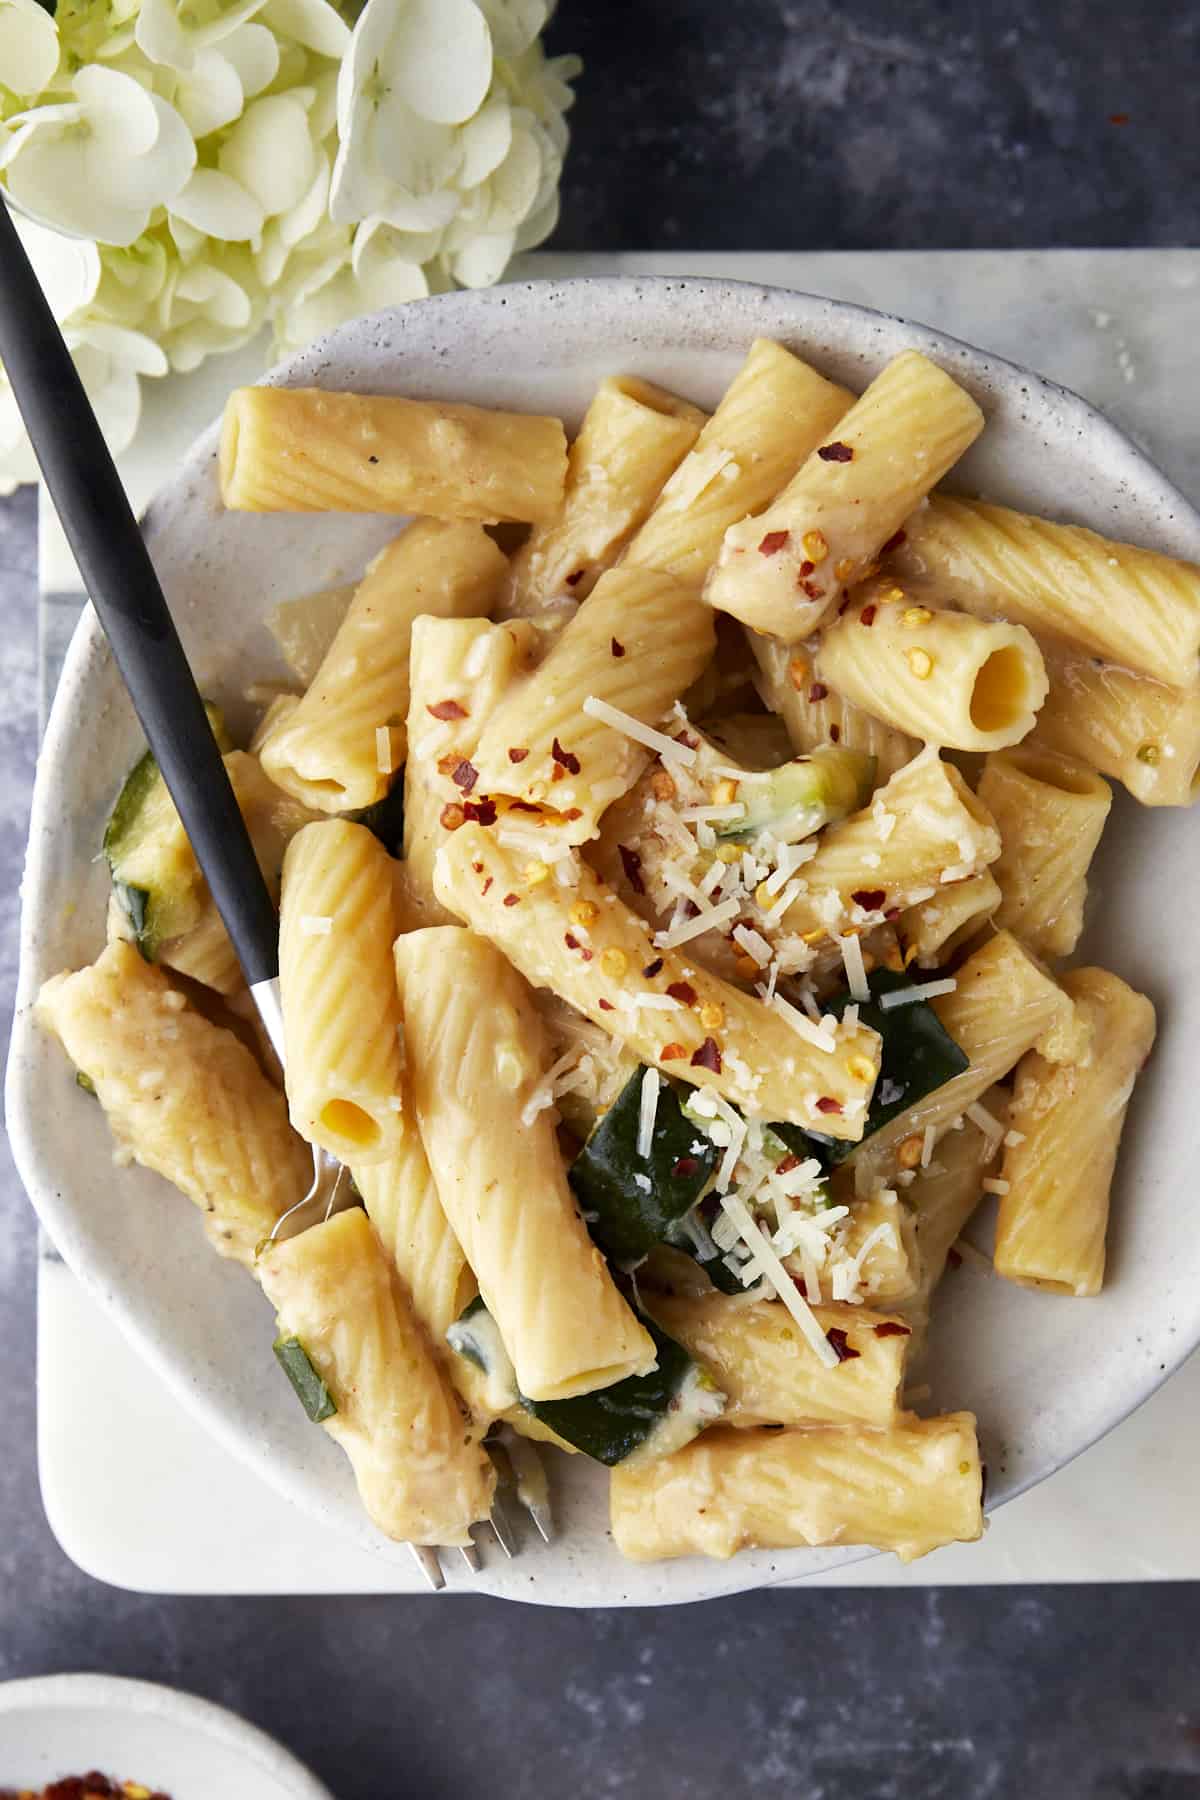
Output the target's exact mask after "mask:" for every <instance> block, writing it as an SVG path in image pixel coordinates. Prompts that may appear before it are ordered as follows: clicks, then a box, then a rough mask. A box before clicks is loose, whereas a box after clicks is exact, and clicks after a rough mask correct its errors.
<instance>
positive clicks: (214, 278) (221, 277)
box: [175, 263, 252, 331]
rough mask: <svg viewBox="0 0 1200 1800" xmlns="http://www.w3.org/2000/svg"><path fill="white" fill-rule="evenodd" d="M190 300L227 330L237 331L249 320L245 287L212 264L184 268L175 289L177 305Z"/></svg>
mask: <svg viewBox="0 0 1200 1800" xmlns="http://www.w3.org/2000/svg"><path fill="white" fill-rule="evenodd" d="M186 302H190V303H191V304H192V305H193V306H196V307H198V308H200V309H201V310H202V311H203V313H204V315H205V317H206V318H207V319H209V320H210V321H211V322H212V323H213V324H215V325H221V326H223V327H224V328H225V329H226V330H228V331H240V330H242V329H243V327H245V326H247V325H248V324H249V323H250V319H251V316H252V309H251V305H250V296H249V294H247V292H246V290H245V288H244V287H242V286H241V285H240V284H239V283H238V282H236V281H234V279H233V277H232V276H231V275H227V274H226V273H225V271H224V270H223V269H218V268H214V267H213V266H212V264H207V265H206V264H203V263H200V264H197V265H196V267H195V268H192V269H185V271H184V273H183V274H182V275H181V276H180V278H179V282H178V285H177V286H176V289H175V304H176V306H177V307H179V306H181V305H182V304H184V303H186Z"/></svg>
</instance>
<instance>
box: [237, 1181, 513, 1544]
mask: <svg viewBox="0 0 1200 1800" xmlns="http://www.w3.org/2000/svg"><path fill="white" fill-rule="evenodd" d="M258 1274H259V1279H260V1281H261V1282H262V1285H263V1291H264V1292H265V1293H266V1296H267V1298H268V1299H269V1300H270V1302H271V1304H272V1305H273V1306H274V1308H275V1312H276V1315H277V1318H278V1323H279V1335H280V1339H281V1340H282V1342H283V1343H284V1344H285V1345H286V1344H288V1343H293V1344H295V1345H297V1346H298V1348H299V1350H300V1352H301V1353H302V1354H303V1356H304V1357H305V1358H306V1359H307V1361H308V1363H309V1364H310V1366H311V1367H312V1368H313V1370H314V1371H315V1372H316V1374H317V1375H318V1376H319V1377H320V1378H321V1380H322V1381H323V1382H324V1384H325V1387H326V1389H327V1391H328V1394H329V1396H330V1398H331V1402H332V1407H333V1410H332V1411H331V1412H330V1413H329V1414H328V1416H327V1417H325V1418H323V1419H322V1420H321V1423H322V1424H323V1425H324V1427H325V1430H326V1431H327V1432H328V1433H329V1436H330V1437H331V1438H333V1439H334V1440H335V1442H336V1443H338V1444H340V1445H341V1447H342V1449H343V1450H344V1451H345V1452H346V1455H347V1456H348V1457H349V1459H350V1462H351V1464H352V1466H353V1469H354V1478H355V1480H356V1481H357V1483H358V1491H359V1493H360V1495H361V1496H362V1501H363V1505H364V1506H365V1508H366V1510H367V1512H368V1513H369V1515H370V1517H371V1518H372V1519H373V1520H374V1522H375V1524H376V1525H378V1527H379V1529H380V1530H381V1531H383V1532H385V1533H386V1534H387V1536H388V1537H392V1538H399V1539H401V1540H402V1541H406V1542H408V1543H413V1544H467V1543H469V1542H470V1538H471V1532H470V1528H471V1526H472V1525H473V1524H474V1523H475V1522H476V1520H478V1519H486V1518H487V1516H488V1513H489V1512H490V1511H491V1505H492V1494H493V1492H494V1490H495V1486H496V1472H495V1470H494V1468H493V1467H492V1465H491V1463H490V1462H489V1460H488V1457H487V1454H486V1452H485V1451H484V1450H483V1448H482V1446H481V1445H480V1444H479V1442H478V1439H477V1436H476V1435H475V1434H474V1433H472V1432H471V1431H470V1429H469V1428H468V1427H467V1424H466V1421H465V1420H464V1418H463V1415H462V1412H461V1409H460V1407H459V1405H458V1401H457V1400H456V1398H455V1396H454V1393H453V1390H452V1389H451V1388H450V1387H449V1385H448V1383H447V1382H446V1380H445V1378H444V1376H443V1375H442V1374H441V1373H440V1371H439V1369H438V1366H437V1364H436V1363H435V1362H434V1360H433V1357H432V1356H431V1354H430V1352H429V1349H428V1347H427V1345H426V1342H425V1340H424V1338H423V1336H422V1333H421V1329H420V1326H419V1325H418V1324H417V1322H416V1320H415V1319H414V1318H413V1317H412V1315H411V1313H410V1312H409V1310H408V1307H407V1305H406V1302H405V1299H404V1296H403V1294H402V1293H401V1291H400V1288H399V1286H398V1283H397V1281H396V1279H395V1275H394V1272H393V1270H392V1268H391V1266H390V1264H389V1262H388V1259H387V1256H386V1254H385V1253H384V1249H383V1246H382V1245H381V1243H380V1242H379V1239H378V1238H377V1237H376V1235H375V1232H374V1231H373V1229H372V1227H371V1225H370V1223H369V1221H368V1219H367V1216H366V1214H365V1213H363V1212H359V1211H357V1210H354V1211H350V1212H344V1213H339V1214H338V1215H337V1217H336V1218H333V1219H329V1220H328V1221H326V1222H325V1223H324V1224H318V1225H313V1226H311V1227H310V1228H309V1229H308V1230H307V1231H304V1232H301V1233H300V1235H299V1236H298V1237H294V1238H288V1239H286V1240H285V1241H283V1242H281V1243H276V1244H272V1245H271V1246H270V1248H269V1249H268V1250H267V1251H266V1252H265V1253H264V1255H263V1256H262V1257H261V1258H260V1260H259V1265H258Z"/></svg>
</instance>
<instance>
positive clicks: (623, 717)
mask: <svg viewBox="0 0 1200 1800" xmlns="http://www.w3.org/2000/svg"><path fill="white" fill-rule="evenodd" d="M583 710H584V712H585V713H586V714H587V715H588V717H589V719H599V721H600V723H601V724H602V725H611V726H612V728H613V730H614V731H619V732H621V733H622V734H623V735H624V736H625V737H629V738H632V739H633V740H634V742H635V743H637V744H644V745H645V747H646V749H647V750H655V751H657V752H658V754H659V756H661V757H663V758H664V759H665V760H670V761H674V762H679V763H684V764H685V765H687V764H691V763H694V762H695V760H696V752H695V751H694V750H692V749H691V748H689V746H688V745H687V744H680V743H677V742H676V740H675V739H674V738H672V737H668V736H667V735H666V733H665V732H664V731H655V730H654V728H653V726H651V725H643V724H642V721H641V720H640V719H635V718H634V717H633V715H632V713H627V712H622V711H621V709H620V707H619V706H610V705H609V704H608V701H607V700H599V699H597V697H596V696H595V694H589V695H588V697H587V699H586V700H585V701H584V703H583Z"/></svg>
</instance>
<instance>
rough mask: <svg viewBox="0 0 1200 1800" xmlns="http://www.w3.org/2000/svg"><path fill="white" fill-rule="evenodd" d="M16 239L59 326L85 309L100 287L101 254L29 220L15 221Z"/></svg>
mask: <svg viewBox="0 0 1200 1800" xmlns="http://www.w3.org/2000/svg"><path fill="white" fill-rule="evenodd" d="M13 225H14V226H15V227H16V233H17V236H18V237H19V238H20V240H21V242H22V244H23V245H24V246H25V254H26V256H28V258H29V260H30V262H31V263H32V264H33V272H34V274H35V275H36V276H37V278H38V281H39V283H40V284H41V289H42V292H43V293H44V294H45V296H46V299H47V300H48V301H49V303H50V310H51V312H52V313H53V314H54V317H55V319H56V320H57V321H58V323H59V324H60V325H61V324H62V322H63V320H64V319H65V318H67V316H68V315H69V314H70V313H73V312H76V311H77V310H78V309H79V308H80V307H82V306H87V305H88V304H89V303H90V302H91V301H92V300H93V299H94V298H95V295H96V289H97V288H98V287H99V286H100V252H99V250H98V249H97V248H96V246H95V244H90V243H87V242H85V241H84V240H83V239H81V238H67V237H63V235H62V233H61V232H58V231H48V230H47V229H46V227H45V226H44V225H37V224H34V223H33V221H32V220H29V219H22V218H20V217H14V219H13Z"/></svg>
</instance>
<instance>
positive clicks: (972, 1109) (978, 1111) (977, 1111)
mask: <svg viewBox="0 0 1200 1800" xmlns="http://www.w3.org/2000/svg"><path fill="white" fill-rule="evenodd" d="M963 1117H964V1118H965V1119H970V1121H971V1123H972V1125H978V1127H979V1129H980V1131H982V1133H983V1135H984V1137H986V1138H989V1139H990V1140H991V1142H992V1143H993V1144H999V1143H1001V1142H1003V1139H1004V1127H1003V1125H1002V1124H1001V1123H1000V1121H999V1119H998V1118H997V1117H996V1116H995V1114H994V1113H990V1112H989V1111H988V1109H987V1107H986V1106H983V1105H982V1104H981V1103H980V1102H979V1101H978V1100H974V1101H972V1103H971V1105H970V1106H968V1108H967V1110H966V1112H965V1113H964V1114H963ZM985 1185H986V1183H985Z"/></svg>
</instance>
